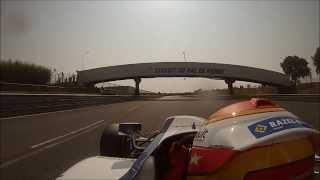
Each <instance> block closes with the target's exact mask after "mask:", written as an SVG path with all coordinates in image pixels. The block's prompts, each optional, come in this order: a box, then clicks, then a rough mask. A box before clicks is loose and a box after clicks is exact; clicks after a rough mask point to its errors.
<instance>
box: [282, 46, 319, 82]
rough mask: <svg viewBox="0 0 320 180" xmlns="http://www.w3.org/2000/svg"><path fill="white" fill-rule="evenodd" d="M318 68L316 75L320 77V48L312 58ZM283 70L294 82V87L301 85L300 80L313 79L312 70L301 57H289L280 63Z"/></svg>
mask: <svg viewBox="0 0 320 180" xmlns="http://www.w3.org/2000/svg"><path fill="white" fill-rule="evenodd" d="M311 58H312V60H313V64H314V66H315V67H316V73H317V74H319V77H320V47H318V48H317V50H316V52H315V54H314V55H313V56H312V57H311ZM280 66H281V67H282V70H283V72H284V73H285V74H287V75H288V76H289V77H290V79H291V80H292V81H293V83H294V85H297V83H299V79H300V78H304V77H308V76H309V77H310V79H312V74H311V69H310V67H308V62H307V60H306V59H304V58H302V57H299V56H287V57H286V58H284V59H283V61H282V62H281V63H280Z"/></svg>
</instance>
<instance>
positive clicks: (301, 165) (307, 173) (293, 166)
mask: <svg viewBox="0 0 320 180" xmlns="http://www.w3.org/2000/svg"><path fill="white" fill-rule="evenodd" d="M313 167H314V159H313V157H309V158H307V159H303V160H300V161H295V162H292V163H289V164H285V165H281V166H277V167H272V168H268V169H263V170H259V171H255V172H249V173H248V174H247V175H246V176H245V178H244V180H256V179H259V180H270V179H281V180H292V179H299V180H300V179H301V180H307V179H310V178H311V177H313Z"/></svg>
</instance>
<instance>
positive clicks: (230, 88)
mask: <svg viewBox="0 0 320 180" xmlns="http://www.w3.org/2000/svg"><path fill="white" fill-rule="evenodd" d="M224 82H226V83H227V84H228V89H229V94H230V95H231V96H233V94H234V92H233V86H232V84H233V83H234V82H235V80H233V79H226V80H224Z"/></svg>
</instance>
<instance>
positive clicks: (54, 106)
mask: <svg viewBox="0 0 320 180" xmlns="http://www.w3.org/2000/svg"><path fill="white" fill-rule="evenodd" d="M0 99H1V101H0V118H3V117H9V116H16V115H27V114H34V113H41V112H51V111H58V110H66V109H72V108H79V107H84V106H90V105H99V104H110V103H116V102H124V101H131V100H137V99H139V98H138V97H135V96H104V95H81V94H77V95H75V94H73V95H70V94H14V93H2V94H0Z"/></svg>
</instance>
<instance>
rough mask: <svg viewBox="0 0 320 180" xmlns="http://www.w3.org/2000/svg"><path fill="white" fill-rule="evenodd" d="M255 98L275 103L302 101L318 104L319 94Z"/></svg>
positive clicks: (270, 95)
mask: <svg viewBox="0 0 320 180" xmlns="http://www.w3.org/2000/svg"><path fill="white" fill-rule="evenodd" d="M255 97H262V98H267V99H271V100H275V101H304V102H318V103H320V94H259V95H256V96H255Z"/></svg>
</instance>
